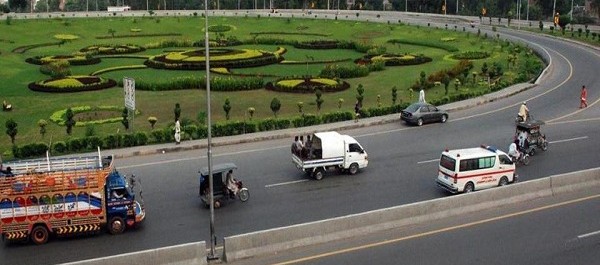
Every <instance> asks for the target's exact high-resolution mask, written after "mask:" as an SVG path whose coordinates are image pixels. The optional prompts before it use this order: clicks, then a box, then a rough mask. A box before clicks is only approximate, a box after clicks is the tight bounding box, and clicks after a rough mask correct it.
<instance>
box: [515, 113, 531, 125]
mask: <svg viewBox="0 0 600 265" xmlns="http://www.w3.org/2000/svg"><path fill="white" fill-rule="evenodd" d="M531 119H533V118H532V117H531V115H529V112H527V120H528V121H530V120H531ZM523 122H524V121H523V117H521V116H519V114H517V117H516V118H515V124H519V123H523Z"/></svg>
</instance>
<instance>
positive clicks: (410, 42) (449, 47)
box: [387, 39, 458, 52]
mask: <svg viewBox="0 0 600 265" xmlns="http://www.w3.org/2000/svg"><path fill="white" fill-rule="evenodd" d="M387 42H388V43H393V44H395V43H400V44H408V45H416V46H425V47H431V48H438V49H442V50H446V51H449V52H457V51H458V48H456V47H454V46H452V45H448V44H445V43H438V42H435V41H416V40H401V39H391V40H388V41H387Z"/></svg>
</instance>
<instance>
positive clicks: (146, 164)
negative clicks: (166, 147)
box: [119, 146, 289, 168]
mask: <svg viewBox="0 0 600 265" xmlns="http://www.w3.org/2000/svg"><path fill="white" fill-rule="evenodd" d="M285 147H289V146H275V147H269V148H259V149H251V150H244V151H237V152H229V153H221V154H213V155H212V157H221V156H230V155H241V154H246V153H253V152H262V151H269V150H275V149H280V148H285ZM204 158H207V156H206V155H202V156H196V157H188V158H179V159H171V160H163V161H156V162H148V163H142V164H136V165H124V166H119V168H134V167H145V166H152V165H162V164H169V163H175V162H182V161H190V160H200V159H204Z"/></svg>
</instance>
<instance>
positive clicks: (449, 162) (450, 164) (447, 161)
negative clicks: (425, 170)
mask: <svg viewBox="0 0 600 265" xmlns="http://www.w3.org/2000/svg"><path fill="white" fill-rule="evenodd" d="M440 166H442V167H444V168H445V169H448V170H451V171H455V169H456V160H455V159H454V158H451V157H449V156H446V155H442V158H441V159H440Z"/></svg>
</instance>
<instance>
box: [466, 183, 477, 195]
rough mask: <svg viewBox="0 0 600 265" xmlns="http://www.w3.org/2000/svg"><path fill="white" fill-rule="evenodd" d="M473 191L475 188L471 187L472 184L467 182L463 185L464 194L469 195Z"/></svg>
mask: <svg viewBox="0 0 600 265" xmlns="http://www.w3.org/2000/svg"><path fill="white" fill-rule="evenodd" d="M474 190H475V186H474V185H473V182H468V183H467V184H466V185H465V189H464V190H463V192H464V193H470V192H473V191H474Z"/></svg>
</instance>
